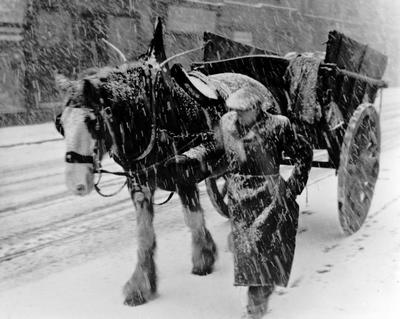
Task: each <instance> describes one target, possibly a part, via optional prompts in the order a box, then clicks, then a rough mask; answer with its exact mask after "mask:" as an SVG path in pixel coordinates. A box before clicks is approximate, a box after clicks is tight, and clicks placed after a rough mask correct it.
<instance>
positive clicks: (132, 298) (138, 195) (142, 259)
mask: <svg viewBox="0 0 400 319" xmlns="http://www.w3.org/2000/svg"><path fill="white" fill-rule="evenodd" d="M130 191H131V197H132V200H133V202H134V205H135V208H136V215H137V217H136V218H137V232H138V235H137V237H138V252H137V254H138V261H137V264H136V269H135V271H134V273H133V275H132V277H131V278H130V279H129V281H128V282H127V283H126V284H125V287H124V295H125V304H126V305H129V306H137V305H141V304H143V303H145V302H146V301H147V300H149V299H150V298H151V297H152V296H154V295H155V293H156V291H157V275H156V266H155V263H154V252H155V248H156V239H155V232H154V226H153V216H154V211H153V205H152V202H151V199H152V195H153V191H150V190H149V189H148V188H146V187H143V188H142V189H141V191H138V192H136V191H133V190H132V189H131V188H130Z"/></svg>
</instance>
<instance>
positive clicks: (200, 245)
mask: <svg viewBox="0 0 400 319" xmlns="http://www.w3.org/2000/svg"><path fill="white" fill-rule="evenodd" d="M177 191H178V194H179V196H180V198H181V201H182V204H183V212H184V217H185V223H186V225H187V226H188V227H189V228H190V231H191V232H192V262H193V269H192V273H193V274H196V275H200V276H204V275H207V274H210V273H212V271H213V266H214V262H215V259H216V256H217V248H216V246H215V243H214V240H213V239H212V237H211V234H210V232H209V231H208V229H207V228H206V225H205V220H204V213H203V209H202V207H201V205H200V200H199V191H198V189H197V186H196V185H195V184H194V185H189V186H188V185H185V186H178V188H177Z"/></svg>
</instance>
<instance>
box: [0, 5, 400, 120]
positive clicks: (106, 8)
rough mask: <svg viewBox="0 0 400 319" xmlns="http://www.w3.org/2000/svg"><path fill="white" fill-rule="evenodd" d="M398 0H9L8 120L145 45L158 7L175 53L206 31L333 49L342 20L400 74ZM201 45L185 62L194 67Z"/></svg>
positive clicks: (1, 100) (4, 100) (1, 113)
mask: <svg viewBox="0 0 400 319" xmlns="http://www.w3.org/2000/svg"><path fill="white" fill-rule="evenodd" d="M398 8H399V4H397V2H396V0H393V2H391V0H389V1H388V0H353V1H347V0H336V1H318V0H240V1H236V0H204V1H203V0H108V1H107V0H97V1H95V0H70V1H64V0H0V50H1V51H0V52H1V53H0V56H1V59H0V72H1V74H2V77H1V78H0V126H3V125H9V124H19V123H21V124H22V123H31V122H38V121H45V120H49V119H51V118H53V116H54V114H55V112H56V110H55V108H54V105H57V103H58V102H59V99H60V97H59V96H58V95H57V91H56V90H55V86H54V72H60V73H63V74H65V75H67V76H69V77H71V78H76V77H77V75H78V74H79V72H81V71H82V70H84V69H86V68H89V67H93V66H104V65H110V64H111V65H112V64H118V60H117V57H116V56H115V53H114V52H112V51H110V49H109V48H108V47H107V46H106V45H105V44H104V43H103V42H102V40H101V39H102V38H105V39H107V40H109V41H110V42H111V43H113V44H115V45H116V46H117V47H118V48H120V50H121V51H122V52H124V54H125V55H126V56H127V57H128V59H135V58H136V57H137V56H138V55H140V54H142V53H144V52H145V50H146V46H147V45H148V43H149V41H150V39H151V36H152V31H153V25H154V21H155V19H156V17H157V16H160V17H162V19H163V20H164V23H165V25H166V28H165V29H166V32H165V36H166V49H167V56H171V55H173V54H176V53H179V52H182V51H184V50H188V49H191V48H194V47H197V46H199V45H201V44H202V36H203V32H204V31H211V32H215V33H218V34H221V35H224V36H227V37H230V38H232V39H234V40H236V41H239V42H242V43H245V44H250V45H253V46H256V47H259V48H262V49H267V50H270V51H274V52H278V53H279V54H285V53H287V52H290V51H298V52H304V51H316V50H318V51H324V50H325V44H324V43H325V42H326V40H327V35H328V32H329V31H330V30H333V29H336V30H338V31H341V32H344V33H345V34H347V35H349V36H350V37H353V38H355V39H356V40H359V41H360V42H363V43H368V44H369V45H370V46H371V47H373V48H375V49H377V50H379V51H381V52H383V53H385V54H387V55H389V66H388V70H387V72H386V75H385V79H387V80H389V81H390V82H391V83H392V84H397V85H398V84H400V83H399V82H398V81H399V79H398V75H399V74H400V70H399V66H400V61H399V54H398V52H399V49H400V47H399V43H400V41H399V34H400V32H399V31H400V28H399V26H398V24H399V22H398V21H400V17H399V16H398V12H399V10H398ZM201 58H202V56H201V52H195V53H192V54H188V55H185V56H183V57H182V58H180V59H178V60H177V62H179V63H182V64H183V65H184V66H186V67H188V66H189V65H190V63H191V62H192V61H195V60H201Z"/></svg>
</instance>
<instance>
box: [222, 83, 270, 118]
mask: <svg viewBox="0 0 400 319" xmlns="http://www.w3.org/2000/svg"><path fill="white" fill-rule="evenodd" d="M263 100H264V98H263V97H262V96H260V93H259V92H257V91H256V90H254V89H252V88H251V87H245V88H241V89H239V90H237V91H236V92H234V93H232V94H231V95H229V97H228V98H227V99H226V101H225V104H226V106H227V108H228V109H230V110H232V111H242V112H243V111H250V110H256V109H259V108H260V105H261V103H262V101H263Z"/></svg>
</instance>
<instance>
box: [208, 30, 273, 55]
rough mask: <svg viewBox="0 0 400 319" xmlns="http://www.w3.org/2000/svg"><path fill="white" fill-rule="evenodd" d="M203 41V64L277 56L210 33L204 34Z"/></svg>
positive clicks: (268, 51) (271, 52)
mask: <svg viewBox="0 0 400 319" xmlns="http://www.w3.org/2000/svg"><path fill="white" fill-rule="evenodd" d="M203 40H204V43H205V44H206V45H205V47H204V57H203V61H205V62H206V61H217V60H225V59H230V58H236V57H241V56H246V55H257V54H263V55H278V54H277V53H276V52H274V51H270V50H266V49H261V48H257V47H254V46H251V45H248V44H244V43H240V42H237V41H234V40H231V39H229V38H226V37H224V36H221V35H218V34H215V33H212V32H204V36H203Z"/></svg>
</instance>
